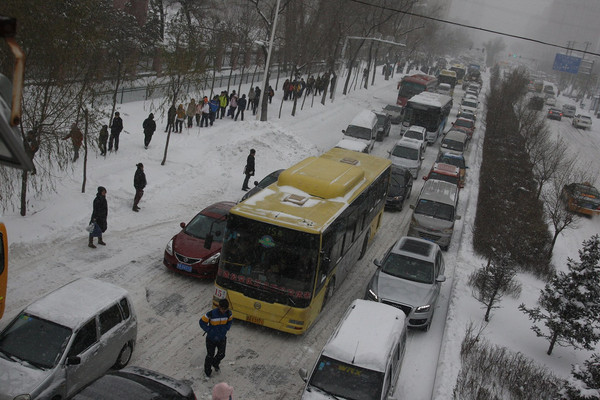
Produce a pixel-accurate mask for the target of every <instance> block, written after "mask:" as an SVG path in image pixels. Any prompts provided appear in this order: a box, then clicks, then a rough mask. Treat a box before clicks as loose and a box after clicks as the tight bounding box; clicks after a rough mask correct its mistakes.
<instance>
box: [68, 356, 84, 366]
mask: <svg viewBox="0 0 600 400" xmlns="http://www.w3.org/2000/svg"><path fill="white" fill-rule="evenodd" d="M79 364H81V358H80V357H78V356H71V357H67V365H79Z"/></svg>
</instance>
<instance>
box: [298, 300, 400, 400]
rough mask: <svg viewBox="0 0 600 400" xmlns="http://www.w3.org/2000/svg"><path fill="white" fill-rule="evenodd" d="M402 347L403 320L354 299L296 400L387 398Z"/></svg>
mask: <svg viewBox="0 0 600 400" xmlns="http://www.w3.org/2000/svg"><path fill="white" fill-rule="evenodd" d="M405 346H406V316H405V314H404V312H403V311H402V310H401V309H399V308H396V307H392V306H389V305H387V304H383V303H377V302H373V301H368V300H360V299H357V300H354V301H353V302H352V304H351V305H350V307H349V308H348V310H347V311H346V313H345V314H344V316H343V317H342V319H341V321H340V323H339V324H338V326H337V327H336V328H335V330H334V331H333V334H332V335H331V337H330V338H329V340H328V341H327V343H326V344H325V346H324V347H323V350H322V351H321V353H320V354H319V357H318V358H317V362H316V363H315V365H314V367H313V369H312V371H311V373H310V375H307V371H306V370H304V369H301V370H300V371H299V372H300V376H301V377H302V379H303V380H304V381H305V382H306V386H305V388H304V392H303V393H302V399H304V400H308V399H333V398H336V399H337V398H342V399H389V398H391V397H392V396H393V394H394V391H395V389H396V387H397V383H398V376H399V375H400V369H401V367H402V360H403V358H404V351H405Z"/></svg>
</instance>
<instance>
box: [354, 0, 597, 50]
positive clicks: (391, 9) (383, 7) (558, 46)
mask: <svg viewBox="0 0 600 400" xmlns="http://www.w3.org/2000/svg"><path fill="white" fill-rule="evenodd" d="M349 1H351V2H353V3H358V4H362V5H365V6H369V7H376V8H380V9H382V10H386V11H393V12H397V13H400V14H405V15H412V16H413V17H419V18H423V19H428V20H431V21H436V22H441V23H443V24H449V25H455V26H460V27H462V28H467V29H474V30H477V31H482V32H488V33H494V34H496V35H501V36H508V37H511V38H515V39H521V40H525V41H528V42H533V43H538V44H543V45H546V46H550V47H556V48H559V49H564V50H570V51H573V50H575V51H580V52H582V53H584V54H590V55H594V56H598V57H600V53H595V52H593V51H584V50H578V49H573V48H572V47H567V46H562V45H560V44H555V43H550V42H544V41H543V40H538V39H532V38H528V37H525V36H519V35H513V34H512V33H506V32H500V31H495V30H492V29H486V28H481V27H478V26H473V25H467V24H461V23H460V22H454V21H449V20H447V19H441V18H435V17H429V16H426V15H421V14H417V13H413V12H410V11H403V10H398V9H396V8H392V7H386V6H381V5H378V4H371V3H368V2H366V1H362V0H349Z"/></svg>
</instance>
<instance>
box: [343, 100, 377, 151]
mask: <svg viewBox="0 0 600 400" xmlns="http://www.w3.org/2000/svg"><path fill="white" fill-rule="evenodd" d="M342 133H343V134H344V138H343V139H342V141H340V142H338V144H337V146H336V147H342V148H345V149H349V150H355V148H349V147H353V146H352V144H351V143H348V141H353V142H357V144H356V146H357V147H356V148H358V147H359V146H360V145H364V148H363V150H362V152H363V153H370V152H371V150H373V147H374V146H375V139H376V138H377V116H376V115H375V113H374V112H373V111H369V110H362V111H361V112H359V113H358V114H357V115H356V116H355V117H354V118H353V119H352V121H351V122H350V125H348V127H347V128H346V129H343V130H342Z"/></svg>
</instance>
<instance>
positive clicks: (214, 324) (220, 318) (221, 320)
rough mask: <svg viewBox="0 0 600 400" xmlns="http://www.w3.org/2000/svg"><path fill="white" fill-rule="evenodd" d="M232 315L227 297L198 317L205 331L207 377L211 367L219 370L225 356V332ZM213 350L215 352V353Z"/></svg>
mask: <svg viewBox="0 0 600 400" xmlns="http://www.w3.org/2000/svg"><path fill="white" fill-rule="evenodd" d="M232 320H233V315H232V314H231V310H229V302H228V301H227V299H221V300H219V307H217V308H215V309H212V310H210V311H209V312H207V313H206V314H204V315H203V316H202V318H200V321H199V323H200V327H201V328H202V330H203V331H204V332H205V333H206V358H205V359H204V373H205V374H206V376H207V377H209V376H210V374H211V373H212V368H214V369H215V371H219V370H220V368H219V364H220V363H221V360H222V359H223V358H225V348H226V346H227V332H228V331H229V328H231V321H232ZM215 350H216V351H217V354H216V355H215Z"/></svg>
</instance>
